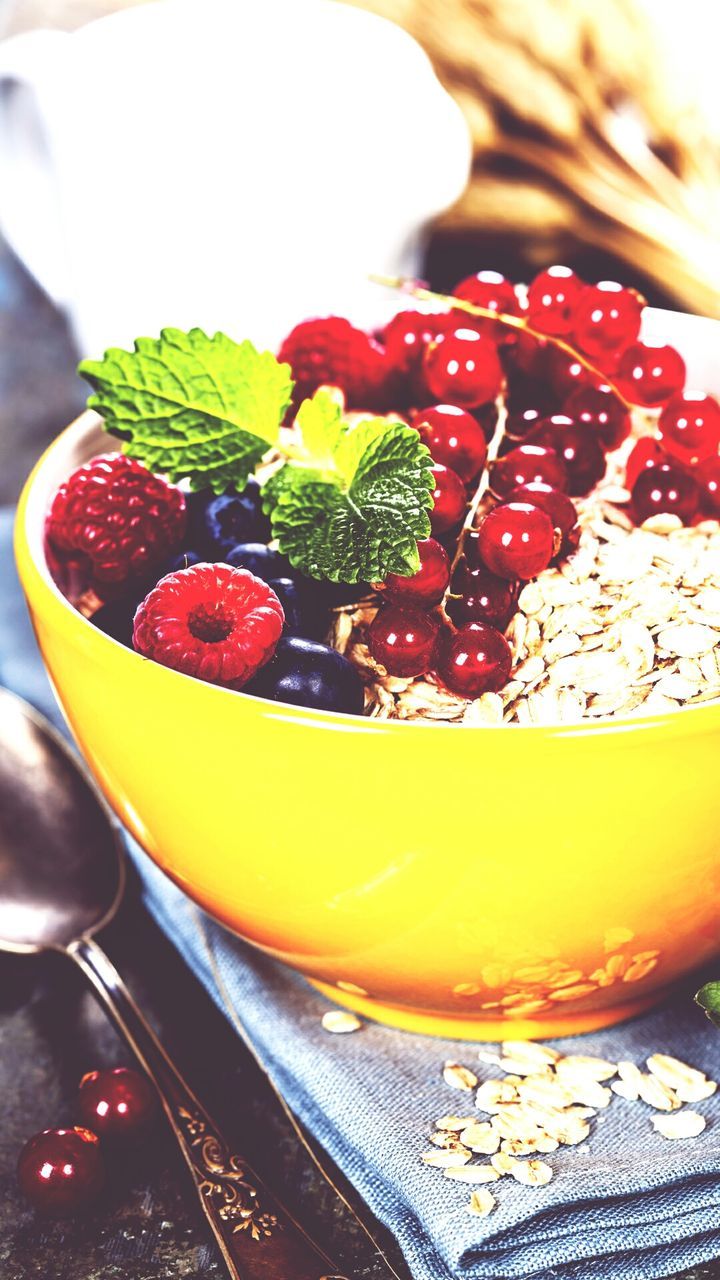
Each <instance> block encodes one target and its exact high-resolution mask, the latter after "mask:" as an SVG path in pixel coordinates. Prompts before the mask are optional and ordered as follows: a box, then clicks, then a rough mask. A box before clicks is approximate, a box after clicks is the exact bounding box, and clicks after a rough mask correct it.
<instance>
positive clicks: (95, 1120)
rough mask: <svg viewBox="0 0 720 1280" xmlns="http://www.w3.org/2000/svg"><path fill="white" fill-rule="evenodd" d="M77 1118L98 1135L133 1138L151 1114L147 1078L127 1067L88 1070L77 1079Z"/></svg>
mask: <svg viewBox="0 0 720 1280" xmlns="http://www.w3.org/2000/svg"><path fill="white" fill-rule="evenodd" d="M79 1110H80V1118H81V1120H82V1121H83V1123H84V1124H86V1125H87V1126H88V1127H91V1128H92V1129H93V1131H94V1132H95V1133H97V1134H99V1136H100V1137H101V1138H129V1139H132V1138H137V1137H141V1136H142V1135H143V1133H144V1132H145V1131H146V1130H147V1128H148V1125H149V1124H150V1123H151V1121H152V1120H153V1119H154V1117H155V1113H156V1111H157V1101H156V1097H155V1090H154V1089H153V1087H152V1085H151V1084H150V1081H149V1080H147V1079H146V1077H145V1076H142V1075H140V1072H139V1071H133V1070H131V1068H130V1067H115V1068H114V1070H112V1071H89V1072H88V1073H87V1075H84V1076H83V1078H82V1080H81V1081H80V1107H79Z"/></svg>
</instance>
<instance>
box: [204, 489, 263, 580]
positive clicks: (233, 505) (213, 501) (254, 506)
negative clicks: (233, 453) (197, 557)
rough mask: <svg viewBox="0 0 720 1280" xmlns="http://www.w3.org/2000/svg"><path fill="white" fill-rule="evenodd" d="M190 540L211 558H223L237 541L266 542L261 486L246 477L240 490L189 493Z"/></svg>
mask: <svg viewBox="0 0 720 1280" xmlns="http://www.w3.org/2000/svg"><path fill="white" fill-rule="evenodd" d="M188 510H189V527H188V535H189V538H190V541H191V542H192V543H193V544H194V545H197V546H199V547H200V549H201V550H202V551H203V553H204V554H206V555H207V556H209V557H210V558H211V559H214V560H224V559H225V557H226V556H227V555H228V553H229V552H230V551H232V549H233V547H236V546H237V545H238V543H239V542H250V541H252V542H267V541H268V539H269V538H270V521H269V520H268V518H267V516H264V515H263V513H262V501H261V492H260V486H259V484H258V483H257V481H256V480H249V481H248V483H247V485H246V487H245V489H244V490H243V492H242V493H224V494H221V495H220V496H219V497H216V496H215V494H212V493H209V492H208V491H203V492H202V493H193V494H190V496H189V501H188Z"/></svg>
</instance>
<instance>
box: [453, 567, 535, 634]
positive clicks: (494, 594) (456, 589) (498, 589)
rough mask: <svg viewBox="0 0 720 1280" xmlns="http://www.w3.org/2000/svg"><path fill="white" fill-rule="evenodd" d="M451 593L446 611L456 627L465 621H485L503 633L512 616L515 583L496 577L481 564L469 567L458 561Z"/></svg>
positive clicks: (515, 600) (515, 601) (514, 604)
mask: <svg viewBox="0 0 720 1280" xmlns="http://www.w3.org/2000/svg"><path fill="white" fill-rule="evenodd" d="M452 590H453V595H452V596H451V597H450V599H449V600H448V603H447V612H448V613H449V615H450V617H451V618H452V620H453V622H454V623H455V625H456V626H458V627H461V626H463V625H464V624H465V623H466V622H485V623H487V625H488V626H490V627H497V629H498V631H504V630H505V628H506V627H507V625H508V623H509V621H510V619H511V618H512V616H513V614H514V613H515V609H516V606H517V599H518V587H517V583H515V582H509V581H508V580H507V578H498V577H496V576H495V574H494V573H490V570H489V569H486V568H485V567H484V565H477V566H475V567H472V568H471V566H470V565H469V564H468V563H467V560H463V561H461V562H460V564H459V565H458V569H457V571H456V574H455V577H454V579H453V585H452Z"/></svg>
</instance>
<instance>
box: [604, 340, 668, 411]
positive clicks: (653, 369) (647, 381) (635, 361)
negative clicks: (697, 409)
mask: <svg viewBox="0 0 720 1280" xmlns="http://www.w3.org/2000/svg"><path fill="white" fill-rule="evenodd" d="M613 381H614V382H615V385H616V386H617V388H618V390H619V391H620V392H621V393H622V395H624V396H625V399H626V400H629V402H630V404H640V405H644V406H645V407H646V408H648V409H654V408H656V407H658V406H659V405H663V404H667V402H668V400H670V398H671V397H672V396H674V395H677V393H678V392H679V391H682V389H683V387H684V386H685V361H684V360H683V358H682V356H681V355H680V352H679V351H676V350H675V348H674V347H670V346H668V345H667V343H661V342H659V343H650V342H635V343H633V345H632V346H631V347H628V349H627V351H624V352H623V354H622V355H621V357H620V360H619V362H618V367H617V374H616V376H615V377H614V379H613Z"/></svg>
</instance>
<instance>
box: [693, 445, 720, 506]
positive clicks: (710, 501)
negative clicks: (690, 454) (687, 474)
mask: <svg viewBox="0 0 720 1280" xmlns="http://www.w3.org/2000/svg"><path fill="white" fill-rule="evenodd" d="M693 475H694V476H695V480H696V482H697V484H698V486H699V489H700V505H701V508H702V511H703V513H704V514H705V515H707V516H710V517H712V519H714V520H718V519H720V458H708V459H707V461H706V462H700V463H698V466H697V467H696V468H695V469H694V470H693Z"/></svg>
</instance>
